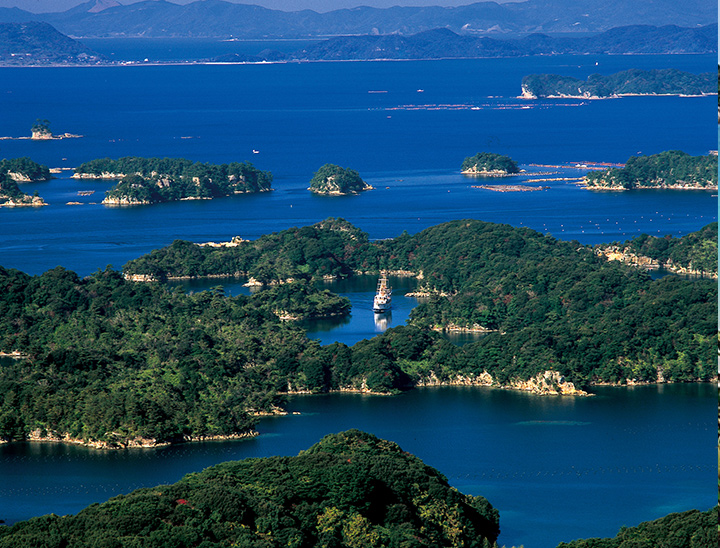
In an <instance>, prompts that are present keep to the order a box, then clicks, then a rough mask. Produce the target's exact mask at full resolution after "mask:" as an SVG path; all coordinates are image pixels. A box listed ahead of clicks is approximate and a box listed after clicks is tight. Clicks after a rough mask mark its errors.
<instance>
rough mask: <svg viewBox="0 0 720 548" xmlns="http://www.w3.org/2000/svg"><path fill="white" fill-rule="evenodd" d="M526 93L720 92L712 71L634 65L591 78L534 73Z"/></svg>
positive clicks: (525, 82) (526, 84) (524, 87)
mask: <svg viewBox="0 0 720 548" xmlns="http://www.w3.org/2000/svg"><path fill="white" fill-rule="evenodd" d="M522 91H523V95H524V96H529V97H533V98H538V97H586V98H590V97H601V98H602V97H617V96H620V95H708V94H714V93H717V88H715V81H714V80H713V78H712V73H711V72H707V73H703V74H692V73H690V72H683V71H680V70H677V69H654V70H640V69H630V70H624V71H622V72H617V73H615V74H610V75H608V76H603V75H601V74H591V75H590V76H589V77H588V79H587V80H580V79H578V78H573V77H571V76H559V75H557V74H530V75H528V76H525V77H524V78H523V79H522Z"/></svg>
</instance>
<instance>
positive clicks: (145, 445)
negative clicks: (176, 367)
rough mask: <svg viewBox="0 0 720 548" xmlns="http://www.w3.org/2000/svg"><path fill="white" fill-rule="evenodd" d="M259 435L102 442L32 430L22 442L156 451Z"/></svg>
mask: <svg viewBox="0 0 720 548" xmlns="http://www.w3.org/2000/svg"><path fill="white" fill-rule="evenodd" d="M257 435H259V433H258V432H257V431H256V430H248V431H247V432H243V433H240V434H229V435H217V436H194V437H193V436H185V437H184V438H183V439H182V441H180V442H158V441H157V440H155V439H152V438H133V439H118V440H113V441H104V440H95V439H90V440H85V439H82V438H74V437H72V436H70V434H67V433H65V434H62V433H58V432H47V431H42V430H33V431H31V432H30V434H29V435H28V436H27V438H25V439H24V440H22V441H27V442H32V443H67V444H71V445H82V446H83V447H88V448H90V449H101V450H112V451H115V450H118V449H157V448H160V447H167V446H169V445H175V444H177V443H195V442H204V441H230V440H241V439H247V438H253V437H255V436H257ZM4 443H11V442H8V441H5V440H0V444H4Z"/></svg>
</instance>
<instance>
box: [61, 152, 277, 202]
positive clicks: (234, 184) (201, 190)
mask: <svg viewBox="0 0 720 548" xmlns="http://www.w3.org/2000/svg"><path fill="white" fill-rule="evenodd" d="M75 176H76V177H81V178H82V177H96V178H108V179H120V182H119V183H118V184H117V185H116V186H114V187H113V188H111V189H110V190H108V191H107V193H106V198H105V200H106V202H110V203H155V202H166V201H171V200H181V199H187V198H214V197H218V196H229V195H231V194H236V193H244V192H262V191H266V190H270V189H271V183H272V174H271V173H270V172H267V171H260V170H258V169H257V168H255V167H254V166H253V165H252V164H251V163H248V162H232V163H230V164H207V163H201V162H192V161H191V160H186V159H182V158H140V157H136V156H128V157H125V158H120V159H117V160H111V159H110V158H103V159H96V160H91V161H89V162H85V163H83V164H81V165H80V166H79V167H77V168H76V169H75Z"/></svg>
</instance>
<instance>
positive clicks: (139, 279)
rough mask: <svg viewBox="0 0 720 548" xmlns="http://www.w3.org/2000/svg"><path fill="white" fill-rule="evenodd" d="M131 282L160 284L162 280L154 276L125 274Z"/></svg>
mask: <svg viewBox="0 0 720 548" xmlns="http://www.w3.org/2000/svg"><path fill="white" fill-rule="evenodd" d="M123 278H125V279H126V280H127V281H129V282H159V281H160V280H159V279H158V278H157V277H155V276H153V275H152V274H123Z"/></svg>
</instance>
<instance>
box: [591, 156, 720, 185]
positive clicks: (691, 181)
mask: <svg viewBox="0 0 720 548" xmlns="http://www.w3.org/2000/svg"><path fill="white" fill-rule="evenodd" d="M583 184H584V185H585V186H586V187H587V188H589V189H598V190H631V189H682V190H717V187H718V157H717V154H708V155H705V156H690V155H689V154H687V153H685V152H682V151H679V150H668V151H665V152H661V153H660V154H653V155H651V156H633V157H631V158H630V159H629V160H628V161H627V163H626V164H625V167H624V168H610V169H606V170H604V171H596V172H594V173H588V174H587V175H586V176H585V177H584V178H583Z"/></svg>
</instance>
